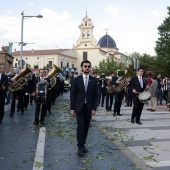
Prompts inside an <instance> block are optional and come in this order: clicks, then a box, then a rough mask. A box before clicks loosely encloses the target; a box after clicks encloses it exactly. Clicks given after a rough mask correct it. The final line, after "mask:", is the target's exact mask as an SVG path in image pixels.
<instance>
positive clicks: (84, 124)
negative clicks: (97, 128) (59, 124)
mask: <svg viewBox="0 0 170 170" xmlns="http://www.w3.org/2000/svg"><path fill="white" fill-rule="evenodd" d="M76 118H77V146H78V147H79V148H82V147H84V145H85V143H86V138H87V134H88V129H89V125H90V121H91V113H89V112H88V110H87V104H84V106H83V108H82V110H81V111H80V112H76Z"/></svg>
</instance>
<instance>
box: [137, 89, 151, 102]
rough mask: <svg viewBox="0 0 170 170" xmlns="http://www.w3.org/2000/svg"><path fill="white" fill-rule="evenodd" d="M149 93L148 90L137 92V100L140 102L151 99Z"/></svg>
mask: <svg viewBox="0 0 170 170" xmlns="http://www.w3.org/2000/svg"><path fill="white" fill-rule="evenodd" d="M151 97H152V96H151V93H150V92H148V91H144V92H142V93H140V94H139V96H138V98H139V101H140V102H142V103H146V102H147V101H149V100H150V99H151Z"/></svg>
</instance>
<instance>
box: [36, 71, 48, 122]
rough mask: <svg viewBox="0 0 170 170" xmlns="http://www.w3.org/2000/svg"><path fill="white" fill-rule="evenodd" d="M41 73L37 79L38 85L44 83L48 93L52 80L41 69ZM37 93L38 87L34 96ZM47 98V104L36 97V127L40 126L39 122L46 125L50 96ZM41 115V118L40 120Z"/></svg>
mask: <svg viewBox="0 0 170 170" xmlns="http://www.w3.org/2000/svg"><path fill="white" fill-rule="evenodd" d="M39 72H40V77H38V78H37V83H41V82H43V83H44V85H45V86H47V91H48V89H49V88H50V79H49V78H46V77H45V70H44V69H40V70H39ZM40 81H41V82H40ZM35 93H36V87H35V88H34V93H33V96H35ZM47 93H48V92H47ZM45 97H46V98H47V99H46V102H45V101H41V99H39V98H38V96H36V108H35V120H34V122H33V124H34V125H38V124H39V122H40V124H41V125H44V119H45V116H46V113H47V101H48V100H49V99H48V94H47V96H45ZM41 106H42V109H41V115H40V107H41ZM39 115H40V118H39Z"/></svg>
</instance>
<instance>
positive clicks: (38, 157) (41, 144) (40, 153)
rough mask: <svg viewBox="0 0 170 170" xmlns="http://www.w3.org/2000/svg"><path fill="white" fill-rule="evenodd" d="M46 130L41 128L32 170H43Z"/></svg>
mask: <svg viewBox="0 0 170 170" xmlns="http://www.w3.org/2000/svg"><path fill="white" fill-rule="evenodd" d="M45 134H46V128H45V127H41V128H40V133H39V137H38V143H37V149H36V153H35V159H34V166H33V170H43V163H44V149H45Z"/></svg>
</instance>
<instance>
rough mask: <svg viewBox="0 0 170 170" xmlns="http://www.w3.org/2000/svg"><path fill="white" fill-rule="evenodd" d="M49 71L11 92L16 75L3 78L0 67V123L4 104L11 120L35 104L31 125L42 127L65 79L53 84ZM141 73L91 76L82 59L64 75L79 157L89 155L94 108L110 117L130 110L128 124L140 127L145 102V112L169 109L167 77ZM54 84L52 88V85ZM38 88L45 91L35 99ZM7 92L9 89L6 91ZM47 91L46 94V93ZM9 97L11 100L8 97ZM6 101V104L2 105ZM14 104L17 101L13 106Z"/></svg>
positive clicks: (61, 92) (61, 90) (168, 83)
mask: <svg viewBox="0 0 170 170" xmlns="http://www.w3.org/2000/svg"><path fill="white" fill-rule="evenodd" d="M48 73H49V69H46V70H45V69H40V70H39V73H38V74H33V73H29V76H27V83H26V84H24V85H23V86H19V88H17V90H11V89H10V88H9V87H10V85H11V84H12V85H13V84H17V83H18V82H17V80H16V76H15V74H12V75H8V76H7V75H6V74H5V68H4V67H2V66H0V124H2V119H3V117H4V105H5V104H11V107H10V114H9V116H10V117H13V116H14V113H15V111H16V109H15V106H17V111H18V112H19V111H20V113H21V114H24V111H25V110H27V107H28V104H30V105H32V103H33V101H35V103H36V108H35V118H34V121H33V124H34V125H36V126H37V125H38V124H39V123H40V124H41V125H44V121H45V116H46V114H47V113H49V114H51V105H54V104H55V100H56V98H57V97H58V96H60V95H62V94H63V91H64V80H63V78H62V77H60V76H56V77H55V80H56V83H55V85H54V84H52V81H51V80H50V79H49V78H48ZM143 74H144V70H143V69H142V68H138V70H137V75H136V76H133V77H130V76H128V75H126V76H122V75H121V76H119V75H115V74H114V73H113V72H111V73H110V75H109V76H108V77H106V76H105V75H100V76H99V75H97V74H96V73H93V69H92V68H91V62H90V61H88V60H84V61H82V63H81V73H80V74H78V72H76V71H75V72H72V75H71V76H69V74H67V77H66V79H67V80H68V81H69V83H70V110H71V115H72V116H75V117H76V119H77V146H78V155H79V156H83V155H84V153H87V152H88V149H87V148H86V147H85V143H86V138H87V135H88V129H89V126H90V122H91V117H92V116H94V115H95V113H96V109H97V107H105V109H106V111H108V112H109V111H112V112H113V116H122V114H121V106H122V103H123V102H124V105H125V106H127V107H133V108H132V114H131V123H137V124H139V125H142V122H141V114H142V110H143V107H144V103H146V102H147V103H148V108H147V110H150V111H152V112H154V111H155V110H156V107H157V105H163V100H164V101H165V105H167V106H168V107H169V108H170V77H168V76H167V77H165V78H164V79H161V74H157V77H156V76H154V75H151V74H149V75H148V77H147V78H144V77H143ZM53 85H54V86H53ZM37 88H42V89H43V88H46V90H42V91H43V93H42V94H38V96H37ZM8 89H9V90H8ZM46 91H47V92H46ZM146 92H147V94H149V97H147V96H146V98H145V99H144V100H143V99H142V100H141V99H140V97H139V96H140V94H145V93H146ZM11 94H12V100H11V99H10V96H11ZM44 96H45V97H44ZM5 100H6V102H5ZM16 101H18V103H17V105H16Z"/></svg>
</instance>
